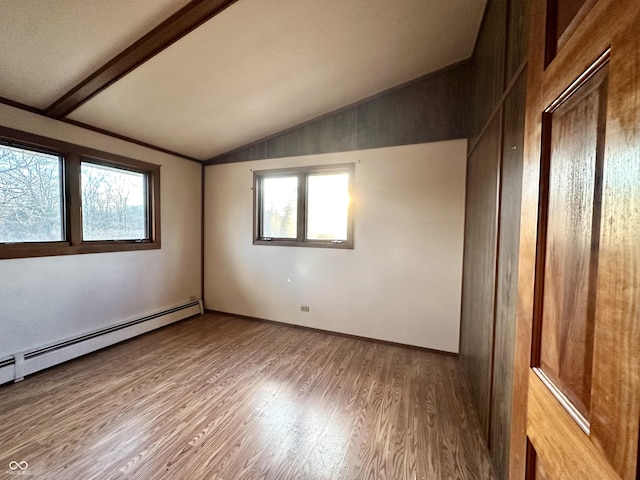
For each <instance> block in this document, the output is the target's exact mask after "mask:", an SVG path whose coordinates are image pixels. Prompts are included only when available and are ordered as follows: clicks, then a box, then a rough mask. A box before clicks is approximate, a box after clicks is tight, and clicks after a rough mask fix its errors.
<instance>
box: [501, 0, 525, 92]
mask: <svg viewBox="0 0 640 480" xmlns="http://www.w3.org/2000/svg"><path fill="white" fill-rule="evenodd" d="M528 26H529V0H509V25H508V29H507V59H506V67H505V72H506V75H505V78H506V80H507V81H509V80H510V79H511V78H513V76H514V75H515V74H516V72H517V70H518V67H519V66H520V64H522V62H523V60H524V59H525V57H526V55H527V48H528V42H527V40H528V36H527V32H528V30H529V29H528Z"/></svg>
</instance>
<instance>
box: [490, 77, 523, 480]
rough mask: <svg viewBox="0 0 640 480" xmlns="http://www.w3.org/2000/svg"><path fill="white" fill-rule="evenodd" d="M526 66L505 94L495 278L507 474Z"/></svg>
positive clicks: (497, 401)
mask: <svg viewBox="0 0 640 480" xmlns="http://www.w3.org/2000/svg"><path fill="white" fill-rule="evenodd" d="M525 91H526V71H525V72H523V73H522V74H521V75H520V78H519V79H518V82H517V83H516V84H515V86H514V88H513V90H511V92H510V93H509V95H508V96H507V98H506V101H505V105H504V112H505V113H504V139H503V144H502V167H501V173H500V186H501V188H500V234H499V241H498V245H499V249H498V270H497V281H496V289H497V290H496V307H495V338H494V345H495V346H494V353H493V385H492V387H491V391H492V394H491V420H490V422H491V429H490V437H489V449H490V452H491V458H492V459H493V464H494V466H495V468H496V474H497V476H498V478H504V479H506V478H508V477H509V475H508V473H509V472H508V464H509V436H510V429H511V401H512V389H513V361H514V347H515V328H516V309H517V305H518V249H519V245H520V202H521V196H522V159H523V144H524V103H525Z"/></svg>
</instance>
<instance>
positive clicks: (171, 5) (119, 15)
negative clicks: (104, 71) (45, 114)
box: [0, 0, 189, 109]
mask: <svg viewBox="0 0 640 480" xmlns="http://www.w3.org/2000/svg"><path fill="white" fill-rule="evenodd" d="M187 3H189V0H135V1H131V0H106V1H105V0H0V72H2V73H1V74H0V96H1V97H5V98H8V99H10V100H14V101H16V102H20V103H24V104H26V105H29V106H32V107H36V108H41V109H44V108H46V107H48V106H49V105H50V104H52V103H53V102H54V101H56V100H57V99H58V98H60V97H61V96H62V95H64V94H65V93H67V92H68V91H69V90H70V89H71V88H73V87H74V86H75V85H77V84H78V83H80V82H81V81H82V80H84V79H85V78H86V77H88V76H89V75H91V74H92V73H93V72H94V71H95V70H97V69H98V68H100V67H101V66H102V65H104V64H105V63H107V62H108V61H109V60H111V59H112V58H113V57H115V56H116V55H117V54H118V53H120V52H121V51H123V50H124V49H126V48H127V47H128V46H129V45H131V44H132V43H134V42H135V41H136V40H137V39H138V38H140V37H142V36H143V35H144V34H145V33H147V32H149V31H150V30H152V29H153V28H154V27H155V26H157V25H158V24H160V23H162V21H163V20H166V19H167V18H168V17H170V16H171V15H172V14H173V13H175V12H176V11H177V10H179V9H180V8H181V7H183V6H184V5H186V4H187Z"/></svg>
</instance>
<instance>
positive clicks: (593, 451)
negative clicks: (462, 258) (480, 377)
mask: <svg viewBox="0 0 640 480" xmlns="http://www.w3.org/2000/svg"><path fill="white" fill-rule="evenodd" d="M525 129H526V130H525V131H526V135H525V166H524V176H523V205H522V217H521V245H520V271H519V299H518V302H519V305H518V325H517V352H518V353H517V358H516V378H515V382H514V383H515V385H514V419H513V431H512V439H511V442H512V449H511V457H510V459H511V465H510V473H511V477H512V478H523V477H526V478H528V479H598V480H600V479H609V478H611V479H619V478H622V479H625V480H632V479H636V478H638V477H637V475H638V472H637V469H638V430H639V428H638V426H639V423H640V413H639V412H640V0H600V1H596V0H535V1H534V2H533V5H532V19H531V33H530V51H529V63H528V84H527V119H526V126H525Z"/></svg>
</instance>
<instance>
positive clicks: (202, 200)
mask: <svg viewBox="0 0 640 480" xmlns="http://www.w3.org/2000/svg"><path fill="white" fill-rule="evenodd" d="M200 175H201V178H200V262H201V265H200V300H202V302H203V304H204V292H205V289H204V266H205V248H204V246H205V228H204V223H205V220H206V219H205V215H204V207H205V198H204V196H205V191H206V190H205V188H206V181H205V168H204V165H202V166H201V167H200ZM254 215H255V209H254Z"/></svg>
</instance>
